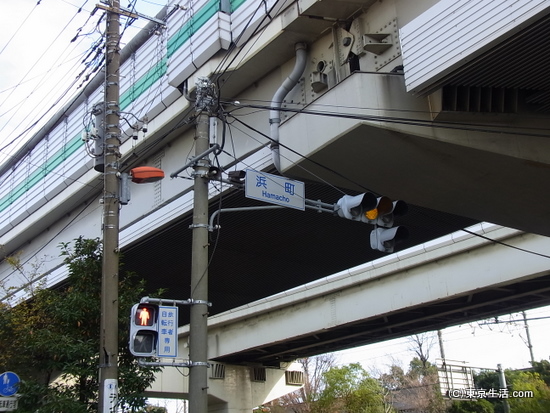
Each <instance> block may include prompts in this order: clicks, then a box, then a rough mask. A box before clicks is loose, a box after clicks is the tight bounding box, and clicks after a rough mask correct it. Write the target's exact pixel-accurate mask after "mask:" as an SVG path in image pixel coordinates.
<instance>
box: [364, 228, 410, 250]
mask: <svg viewBox="0 0 550 413" xmlns="http://www.w3.org/2000/svg"><path fill="white" fill-rule="evenodd" d="M407 238H409V230H408V229H407V228H405V227H402V226H399V227H393V228H382V227H375V228H374V229H373V230H372V231H371V233H370V247H371V248H372V249H373V250H378V251H382V252H393V250H394V247H395V244H399V243H400V242H402V241H405V240H406V239H407Z"/></svg>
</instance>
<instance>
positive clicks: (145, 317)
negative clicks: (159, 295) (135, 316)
mask: <svg viewBox="0 0 550 413" xmlns="http://www.w3.org/2000/svg"><path fill="white" fill-rule="evenodd" d="M149 318H151V315H150V314H149V311H147V308H142V309H141V311H140V312H139V319H140V320H141V325H142V326H146V325H147V324H148V322H149Z"/></svg>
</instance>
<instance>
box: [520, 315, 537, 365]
mask: <svg viewBox="0 0 550 413" xmlns="http://www.w3.org/2000/svg"><path fill="white" fill-rule="evenodd" d="M521 314H522V315H523V322H524V324H525V334H526V335H527V347H528V348H529V355H530V356H531V366H534V365H535V355H534V354H533V343H532V342H531V334H530V333H529V323H528V322H527V314H526V313H525V311H522V312H521Z"/></svg>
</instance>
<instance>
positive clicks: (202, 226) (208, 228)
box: [189, 224, 210, 231]
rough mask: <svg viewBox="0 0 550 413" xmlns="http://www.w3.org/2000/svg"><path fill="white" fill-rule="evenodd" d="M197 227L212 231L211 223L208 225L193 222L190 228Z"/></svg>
mask: <svg viewBox="0 0 550 413" xmlns="http://www.w3.org/2000/svg"><path fill="white" fill-rule="evenodd" d="M195 228H206V229H207V230H208V231H210V225H207V224H191V225H189V229H195Z"/></svg>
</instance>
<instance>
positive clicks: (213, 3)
mask: <svg viewBox="0 0 550 413" xmlns="http://www.w3.org/2000/svg"><path fill="white" fill-rule="evenodd" d="M219 11H220V2H219V0H210V1H209V2H208V3H206V4H205V5H204V6H203V7H202V8H201V9H200V10H198V11H197V12H196V13H195V14H194V15H193V16H192V17H191V18H190V19H189V20H188V21H187V22H186V23H185V24H184V25H183V26H182V27H181V29H179V30H178V31H177V33H176V34H174V35H173V36H172V37H171V38H170V39H168V44H167V50H166V56H167V57H168V58H170V57H172V55H173V54H174V53H175V52H176V51H177V50H178V49H179V48H180V47H181V46H183V45H184V44H185V42H187V41H188V40H189V39H190V38H191V36H193V35H194V34H195V33H196V32H197V31H198V30H199V29H200V28H201V27H202V26H203V25H204V24H206V22H207V21H208V20H210V19H211V18H212V17H213V16H214V15H215V14H216V13H217V12H219Z"/></svg>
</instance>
